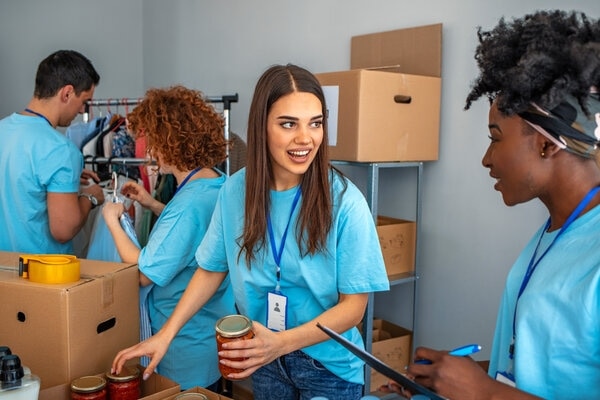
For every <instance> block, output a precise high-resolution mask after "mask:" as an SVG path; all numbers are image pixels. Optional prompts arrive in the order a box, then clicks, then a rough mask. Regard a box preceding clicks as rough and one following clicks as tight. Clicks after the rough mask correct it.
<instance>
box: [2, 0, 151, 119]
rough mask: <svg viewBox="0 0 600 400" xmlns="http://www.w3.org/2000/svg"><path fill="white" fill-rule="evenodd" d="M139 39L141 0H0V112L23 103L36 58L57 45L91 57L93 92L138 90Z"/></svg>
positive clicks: (140, 68)
mask: <svg viewBox="0 0 600 400" xmlns="http://www.w3.org/2000/svg"><path fill="white" fill-rule="evenodd" d="M142 45H143V40H142V0H127V1H120V0H103V1H90V0H52V1H44V0H19V1H12V0H0V93H1V96H0V115H1V116H4V115H7V114H9V113H11V112H14V111H19V110H21V109H22V108H23V107H24V106H25V105H27V102H28V101H29V99H30V98H31V96H32V95H33V88H34V83H35V82H34V80H35V73H36V70H37V66H38V64H39V62H40V61H42V59H44V58H45V57H46V56H48V55H50V53H52V52H54V51H56V50H60V49H71V50H77V51H79V52H81V53H82V54H83V55H85V56H86V57H88V58H89V59H90V60H91V61H92V63H93V64H94V67H95V68H96V70H97V71H98V73H99V74H100V85H99V86H98V88H97V89H96V91H95V97H96V98H108V97H111V98H122V97H138V96H142V95H143V94H144V90H145V89H144V85H143V65H142V62H143V59H142ZM97 111H100V110H97ZM112 111H113V112H115V111H116V110H115V109H112ZM120 111H121V112H123V111H124V110H123V109H121V110H120Z"/></svg>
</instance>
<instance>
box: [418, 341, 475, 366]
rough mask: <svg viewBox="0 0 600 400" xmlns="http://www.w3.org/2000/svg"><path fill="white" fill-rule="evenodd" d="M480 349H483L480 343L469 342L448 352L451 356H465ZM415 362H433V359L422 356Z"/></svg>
mask: <svg viewBox="0 0 600 400" xmlns="http://www.w3.org/2000/svg"><path fill="white" fill-rule="evenodd" d="M479 350H481V346H480V345H478V344H467V345H465V346H461V347H457V348H456V349H454V350H451V351H450V352H449V353H448V354H450V355H451V356H457V357H465V356H470V355H471V354H475V353H477V352H478V351H479ZM415 364H431V361H430V360H427V359H425V358H421V359H419V360H415Z"/></svg>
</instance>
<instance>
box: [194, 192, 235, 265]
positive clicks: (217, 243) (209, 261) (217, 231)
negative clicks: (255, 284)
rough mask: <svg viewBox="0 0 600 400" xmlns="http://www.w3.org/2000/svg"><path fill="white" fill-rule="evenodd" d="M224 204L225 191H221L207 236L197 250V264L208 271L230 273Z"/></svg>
mask: <svg viewBox="0 0 600 400" xmlns="http://www.w3.org/2000/svg"><path fill="white" fill-rule="evenodd" d="M223 203H224V202H223V190H221V192H220V193H219V197H218V200H217V205H216V206H215V211H214V212H213V214H212V218H211V220H210V224H209V226H208V229H207V231H206V234H205V235H204V238H203V239H202V242H201V243H200V246H198V249H197V250H196V262H197V263H198V265H199V266H200V267H201V268H203V269H206V270H207V271H213V272H227V271H228V266H227V254H226V252H225V241H224V240H223V216H222V213H223V212H227V211H226V210H223V209H222V206H223Z"/></svg>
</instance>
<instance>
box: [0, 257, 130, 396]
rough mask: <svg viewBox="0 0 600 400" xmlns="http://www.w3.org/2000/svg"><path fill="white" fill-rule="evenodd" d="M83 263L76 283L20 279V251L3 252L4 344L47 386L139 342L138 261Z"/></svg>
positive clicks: (0, 304)
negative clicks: (53, 282) (44, 282)
mask: <svg viewBox="0 0 600 400" xmlns="http://www.w3.org/2000/svg"><path fill="white" fill-rule="evenodd" d="M80 262H81V266H80V270H81V279H80V280H79V281H77V282H71V283H65V284H43V283H35V282H30V281H29V280H27V279H24V278H21V277H19V275H18V264H19V253H10V252H0V320H1V321H2V331H1V333H0V344H1V345H4V346H8V347H10V349H11V351H12V353H14V354H16V355H18V356H19V358H20V359H21V362H22V363H23V365H26V366H28V367H29V368H30V369H31V371H32V373H33V374H35V375H37V376H39V377H40V379H41V388H42V389H44V388H48V387H53V386H56V385H60V384H63V383H65V382H70V381H71V380H73V379H75V378H77V377H80V376H85V375H93V374H96V373H97V372H98V371H102V370H105V369H106V368H108V367H109V366H110V365H111V363H112V360H113V358H114V356H115V355H116V354H117V352H119V351H120V350H122V349H124V348H126V347H129V346H132V345H134V344H136V343H138V342H139V335H140V333H139V295H138V293H139V292H138V291H139V277H138V269H137V265H131V264H126V263H115V262H103V261H93V260H84V259H81V260H80Z"/></svg>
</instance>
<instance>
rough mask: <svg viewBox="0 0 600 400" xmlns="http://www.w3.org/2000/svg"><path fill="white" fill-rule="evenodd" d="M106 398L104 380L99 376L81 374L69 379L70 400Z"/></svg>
mask: <svg viewBox="0 0 600 400" xmlns="http://www.w3.org/2000/svg"><path fill="white" fill-rule="evenodd" d="M106 399H107V397H106V380H105V379H104V378H102V377H101V376H82V377H81V378H77V379H73V381H71V400H106Z"/></svg>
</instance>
